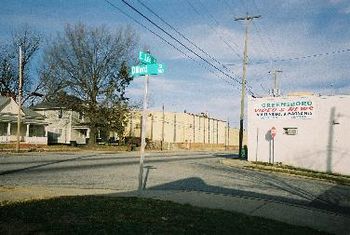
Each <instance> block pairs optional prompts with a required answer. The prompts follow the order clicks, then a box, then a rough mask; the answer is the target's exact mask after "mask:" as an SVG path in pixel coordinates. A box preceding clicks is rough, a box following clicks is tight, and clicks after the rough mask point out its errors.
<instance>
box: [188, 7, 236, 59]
mask: <svg viewBox="0 0 350 235" xmlns="http://www.w3.org/2000/svg"><path fill="white" fill-rule="evenodd" d="M186 2H187V3H188V5H190V7H191V8H192V10H193V11H194V12H196V13H197V15H199V16H201V17H202V18H205V17H204V16H203V15H202V14H201V13H200V12H199V11H198V9H197V8H196V7H195V6H194V5H193V4H192V3H191V2H190V1H188V0H186ZM199 3H200V4H201V6H202V8H203V9H204V10H205V11H206V12H207V15H209V17H210V18H211V19H212V21H214V22H215V24H216V25H217V26H220V24H219V22H218V21H217V20H216V19H215V18H214V16H213V15H212V14H211V13H210V12H209V10H208V9H207V8H206V7H205V6H204V5H203V3H202V2H201V1H199ZM208 26H209V27H210V28H211V29H212V30H213V31H214V32H215V33H216V35H218V37H219V38H220V40H221V41H223V42H224V44H225V45H226V46H227V47H228V48H230V49H231V50H232V51H233V53H234V54H235V55H236V56H238V58H240V59H242V56H241V55H240V54H239V53H238V52H237V51H236V49H235V48H233V47H232V46H231V45H230V44H229V43H228V42H227V41H226V40H225V39H224V38H223V37H222V34H221V33H220V32H219V31H218V30H216V28H214V27H213V26H211V25H210V24H208ZM232 43H233V44H234V45H235V46H236V47H238V48H239V46H238V45H237V44H236V43H235V42H233V41H232Z"/></svg>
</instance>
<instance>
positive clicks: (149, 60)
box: [139, 51, 157, 64]
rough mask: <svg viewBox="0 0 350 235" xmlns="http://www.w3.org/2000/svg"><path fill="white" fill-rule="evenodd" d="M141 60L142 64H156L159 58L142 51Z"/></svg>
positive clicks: (140, 53)
mask: <svg viewBox="0 0 350 235" xmlns="http://www.w3.org/2000/svg"><path fill="white" fill-rule="evenodd" d="M139 60H140V62H141V63H142V64H156V63H157V59H156V58H154V57H153V56H152V55H151V54H150V53H147V52H143V51H140V52H139Z"/></svg>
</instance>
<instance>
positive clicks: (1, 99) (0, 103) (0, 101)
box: [0, 96, 11, 111]
mask: <svg viewBox="0 0 350 235" xmlns="http://www.w3.org/2000/svg"><path fill="white" fill-rule="evenodd" d="M10 101H11V98H10V97H5V96H0V111H1V110H2V109H3V108H4V107H5V106H6V105H7V104H8V103H9V102H10Z"/></svg>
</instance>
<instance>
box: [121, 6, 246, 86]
mask: <svg viewBox="0 0 350 235" xmlns="http://www.w3.org/2000/svg"><path fill="white" fill-rule="evenodd" d="M122 2H123V3H124V4H125V5H127V6H128V7H129V8H130V9H132V10H133V11H135V12H136V13H138V14H139V15H141V16H142V17H143V18H145V19H146V20H147V21H148V22H150V23H151V24H152V25H154V26H155V27H156V28H158V29H159V30H161V31H162V32H163V33H165V34H166V35H168V36H169V37H170V38H172V39H173V40H174V41H176V42H177V43H179V44H180V45H181V46H183V47H184V48H186V49H187V50H188V51H190V52H191V53H192V54H194V55H196V56H197V57H198V58H200V59H201V60H203V61H204V62H206V63H207V64H208V65H210V66H211V67H213V68H214V69H216V70H217V71H219V72H220V73H222V74H223V75H225V76H226V77H228V78H230V79H232V80H234V81H236V82H238V83H241V82H240V81H239V80H237V78H234V77H232V76H231V75H229V74H227V73H226V72H224V71H222V70H221V69H220V68H218V67H217V66H216V65H214V64H212V63H211V62H210V61H208V60H207V59H205V58H203V57H202V56H201V55H199V54H198V53H197V52H195V51H194V50H192V49H191V48H189V47H188V46H186V45H185V44H184V43H182V42H181V41H179V40H178V39H177V38H175V37H174V36H173V35H171V34H170V33H169V32H167V31H166V30H164V29H163V28H162V27H160V26H159V25H158V24H156V23H155V22H154V21H152V20H151V19H150V18H148V17H147V16H146V15H145V14H143V13H142V12H140V11H139V10H138V9H136V8H135V7H134V6H132V5H131V4H130V3H128V2H127V1H125V0H122Z"/></svg>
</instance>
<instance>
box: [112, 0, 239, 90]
mask: <svg viewBox="0 0 350 235" xmlns="http://www.w3.org/2000/svg"><path fill="white" fill-rule="evenodd" d="M105 2H107V3H108V4H109V5H110V6H112V7H113V8H115V9H117V10H118V11H119V12H121V13H122V14H123V15H124V16H126V17H128V18H129V19H131V20H132V21H134V22H135V23H136V24H138V25H140V26H141V27H143V28H145V29H147V30H148V31H149V32H151V33H152V34H153V35H155V36H156V37H158V38H159V39H160V40H162V41H163V42H165V43H166V44H168V45H169V46H171V47H172V48H174V49H175V50H177V51H178V52H180V53H181V54H183V55H184V56H186V57H187V58H189V59H190V60H192V61H194V62H196V63H197V64H198V65H199V66H201V67H202V68H204V69H206V70H207V71H209V72H210V73H212V74H214V75H215V76H216V77H217V78H219V79H222V80H223V81H224V82H226V83H227V84H229V85H232V86H233V87H234V88H237V89H238V90H239V88H238V87H237V86H236V85H235V84H233V83H231V82H229V81H227V80H226V79H225V78H224V77H220V76H219V75H217V74H216V73H215V72H214V71H213V70H211V69H210V68H208V67H206V66H204V65H203V64H202V63H200V62H198V61H197V60H195V59H193V58H192V57H191V56H189V55H187V54H186V53H185V52H183V51H182V50H180V49H179V48H177V47H176V46H175V45H173V44H172V43H170V42H169V41H167V40H166V39H165V38H163V37H162V36H160V35H159V34H157V33H156V32H154V31H153V30H152V29H150V28H148V27H147V26H146V25H144V24H142V23H141V22H139V21H138V20H136V19H135V18H133V17H132V16H130V15H129V14H127V13H125V12H124V11H123V10H122V9H121V8H119V7H118V6H116V5H115V4H113V3H111V2H110V1H109V0H105Z"/></svg>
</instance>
